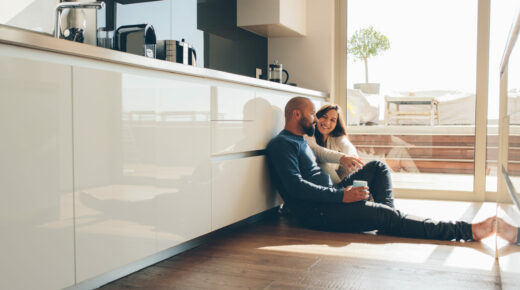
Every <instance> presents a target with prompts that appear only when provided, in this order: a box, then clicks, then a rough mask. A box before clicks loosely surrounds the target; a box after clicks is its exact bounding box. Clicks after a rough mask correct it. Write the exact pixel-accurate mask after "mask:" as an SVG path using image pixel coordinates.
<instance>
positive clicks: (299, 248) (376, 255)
mask: <svg viewBox="0 0 520 290" xmlns="http://www.w3.org/2000/svg"><path fill="white" fill-rule="evenodd" d="M437 247H438V246H437V245H428V244H407V243H388V244H380V243H377V242H376V243H375V244H368V243H349V244H348V245H346V246H344V247H331V246H328V245H312V244H310V245H282V246H269V247H261V248H259V249H260V250H268V251H278V252H291V253H300V254H312V255H325V256H337V257H349V258H362V259H371V260H381V261H392V262H406V263H419V264H420V263H424V262H426V261H427V260H428V258H429V257H430V256H431V254H432V253H433V252H434V251H435V249H436V248H437ZM404 253H406V254H404Z"/></svg>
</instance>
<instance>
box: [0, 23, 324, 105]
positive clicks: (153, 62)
mask: <svg viewBox="0 0 520 290" xmlns="http://www.w3.org/2000/svg"><path fill="white" fill-rule="evenodd" d="M0 43H2V44H8V45H14V46H20V47H26V48H32V49H38V50H43V51H49V52H54V53H60V54H64V55H71V56H78V57H84V58H88V59H93V60H100V61H105V62H111V63H117V64H125V65H130V66H135V67H140V68H147V69H154V70H158V71H165V72H172V73H179V74H184V75H190V76H195V77H202V78H210V79H215V80H221V81H228V82H233V83H239V84H244V85H250V86H255V87H261V88H266V89H273V90H278V91H285V92H290V93H296V94H303V95H307V96H312V97H318V98H328V97H329V94H328V93H325V92H320V91H316V90H310V89H305V88H300V87H294V86H289V85H284V84H277V83H273V82H270V81H266V80H262V79H255V78H252V77H248V76H242V75H237V74H233V73H227V72H222V71H217V70H212V69H207V68H201V67H194V66H188V65H183V64H179V63H174V62H168V61H164V60H159V59H153V58H147V57H144V56H139V55H134V54H130V53H124V52H120V51H117V50H111V49H107V48H102V47H97V46H93V45H88V44H83V43H77V42H72V41H68V40H64V39H56V38H53V37H52V36H50V35H48V34H44V33H38V32H33V31H30V30H25V29H20V28H16V27H10V26H6V25H2V24H0Z"/></svg>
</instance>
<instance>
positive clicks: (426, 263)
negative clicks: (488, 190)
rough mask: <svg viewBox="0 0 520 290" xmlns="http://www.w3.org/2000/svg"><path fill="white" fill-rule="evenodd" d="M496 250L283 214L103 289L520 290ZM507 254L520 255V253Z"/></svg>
mask: <svg viewBox="0 0 520 290" xmlns="http://www.w3.org/2000/svg"><path fill="white" fill-rule="evenodd" d="M396 205H397V207H398V208H402V209H403V210H404V211H407V212H411V213H414V214H415V213H423V214H428V215H430V216H432V215H433V217H434V218H438V217H440V216H443V217H445V218H446V219H463V220H466V221H469V222H472V221H477V220H481V219H483V218H484V217H486V216H487V215H488V213H490V212H493V211H494V210H496V206H495V208H493V205H492V204H487V203H485V204H482V203H469V202H443V201H414V200H397V201H396ZM440 209H442V210H440ZM495 246H496V244H495V241H494V238H493V237H491V238H488V239H486V240H484V241H483V242H469V243H460V242H443V241H431V240H419V239H406V238H396V237H388V236H382V235H375V234H374V233H366V234H349V233H329V232H320V231H314V230H309V229H304V228H301V227H298V226H297V225H295V223H294V222H293V221H291V220H290V219H288V218H286V217H280V216H278V215H276V216H271V217H269V218H266V219H264V220H262V221H260V222H257V223H254V224H251V225H248V226H244V227H241V228H240V229H238V230H234V231H233V232H228V233H225V234H220V235H218V236H216V237H215V238H213V239H211V240H210V241H208V242H207V243H205V244H203V245H201V246H199V247H197V248H194V249H192V250H189V251H187V252H184V253H182V254H179V255H177V256H174V257H172V258H170V259H168V260H165V261H163V262H160V263H158V264H156V265H153V266H151V267H148V268H146V269H143V270H141V271H139V272H137V273H134V274H132V275H129V276H127V277H124V278H122V279H120V280H117V281H115V282H113V283H110V284H108V285H105V286H104V287H102V289H302V288H305V289H505V287H504V285H505V284H504V283H503V282H507V289H520V273H517V274H515V273H513V274H512V275H508V276H507V281H502V276H501V274H500V273H501V271H502V272H504V269H503V268H502V269H501V268H500V267H501V265H500V263H499V262H498V261H499V260H497V259H495V252H496V251H495ZM501 251H502V252H508V253H514V254H518V253H519V252H520V247H517V246H512V245H506V246H505V247H503V248H502V249H501ZM518 271H520V269H519V270H518ZM517 277H518V279H517Z"/></svg>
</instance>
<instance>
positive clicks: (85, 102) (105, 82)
mask: <svg viewBox="0 0 520 290" xmlns="http://www.w3.org/2000/svg"><path fill="white" fill-rule="evenodd" d="M124 77H125V74H124V73H120V72H111V71H107V70H98V69H90V68H81V67H73V84H74V86H73V87H74V91H73V101H74V102H73V104H74V107H73V112H74V180H75V187H74V195H75V210H76V220H75V221H76V275H77V280H78V282H81V281H83V280H86V279H88V278H92V277H95V276H96V275H99V274H102V273H105V272H107V271H110V270H114V269H116V268H118V267H121V266H123V265H126V264H129V263H131V262H134V261H136V260H138V259H141V258H144V257H146V256H149V255H151V254H153V253H154V252H155V232H154V224H155V216H154V212H155V203H154V198H156V197H157V196H158V195H159V194H160V193H159V192H158V191H157V189H156V187H155V178H154V175H155V164H154V149H155V144H154V141H153V140H154V135H155V126H154V124H155V112H154V109H155V99H154V98H155V96H154V95H153V92H151V91H149V90H146V89H144V88H142V87H139V84H138V83H132V82H125V80H124ZM129 107H132V108H133V107H136V108H139V110H135V111H133V114H132V115H130V114H128V112H129V109H128V108H129Z"/></svg>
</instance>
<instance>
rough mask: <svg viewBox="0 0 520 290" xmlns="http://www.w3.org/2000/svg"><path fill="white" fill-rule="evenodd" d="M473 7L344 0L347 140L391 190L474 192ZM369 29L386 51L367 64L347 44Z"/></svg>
mask: <svg viewBox="0 0 520 290" xmlns="http://www.w3.org/2000/svg"><path fill="white" fill-rule="evenodd" d="M477 5H478V1H473V0H461V1H450V0H440V1H431V0H429V1H427V0H421V1H417V0H398V1H385V0H349V1H348V12H347V13H348V14H347V33H348V35H347V39H348V40H349V44H348V47H349V49H348V53H347V108H346V111H347V123H348V132H349V138H350V139H351V141H352V143H354V145H356V146H357V148H358V151H359V153H360V155H361V156H362V157H363V159H364V160H372V159H378V160H382V161H384V162H386V163H387V164H388V165H389V166H390V167H391V168H392V170H393V171H394V172H393V175H392V176H393V182H394V187H396V188H411V189H435V190H460V191H473V172H474V151H475V150H474V141H475V109H474V108H475V76H476V50H477V48H476V44H477V41H476V37H477ZM447 7H449V9H447ZM370 27H373V29H374V30H375V31H376V32H377V33H380V34H382V35H384V36H386V37H387V39H388V41H389V42H390V47H389V49H388V50H386V51H382V52H381V53H379V54H377V55H375V56H371V57H369V58H368V61H367V63H365V62H364V61H363V60H362V59H363V52H362V49H361V50H359V49H358V50H357V51H356V50H355V43H354V42H353V37H354V38H355V35H363V32H364V33H365V35H367V34H370ZM376 38H377V37H376ZM362 39H366V36H363V37H362ZM380 43H381V42H380ZM383 46H384V45H383ZM356 58H357V59H358V61H356ZM359 59H361V60H359ZM367 69H368V72H367ZM372 84H376V85H372ZM378 87H379V88H378Z"/></svg>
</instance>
